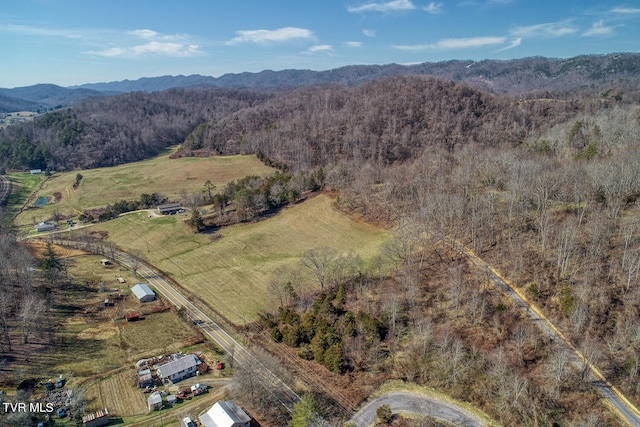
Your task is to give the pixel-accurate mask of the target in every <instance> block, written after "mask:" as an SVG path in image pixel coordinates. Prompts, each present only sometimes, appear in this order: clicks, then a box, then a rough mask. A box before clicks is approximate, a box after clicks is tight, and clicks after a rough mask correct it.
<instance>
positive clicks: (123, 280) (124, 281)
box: [118, 276, 127, 283]
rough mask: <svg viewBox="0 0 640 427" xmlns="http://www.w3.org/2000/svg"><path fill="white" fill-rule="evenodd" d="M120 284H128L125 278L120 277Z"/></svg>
mask: <svg viewBox="0 0 640 427" xmlns="http://www.w3.org/2000/svg"><path fill="white" fill-rule="evenodd" d="M118 282H120V283H127V281H126V280H125V278H124V277H122V276H120V277H118Z"/></svg>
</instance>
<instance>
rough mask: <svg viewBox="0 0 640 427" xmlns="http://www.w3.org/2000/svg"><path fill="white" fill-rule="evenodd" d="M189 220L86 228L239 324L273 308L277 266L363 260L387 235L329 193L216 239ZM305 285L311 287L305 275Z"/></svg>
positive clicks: (133, 219)
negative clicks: (329, 251)
mask: <svg viewBox="0 0 640 427" xmlns="http://www.w3.org/2000/svg"><path fill="white" fill-rule="evenodd" d="M186 218H187V216H186V214H183V215H173V216H169V217H163V218H148V217H147V216H146V215H143V214H133V215H125V216H122V217H120V218H119V219H117V220H113V221H109V222H106V223H102V224H97V225H95V226H93V227H91V231H97V230H103V231H107V232H108V233H109V238H108V240H109V241H112V242H114V243H116V244H117V245H119V246H121V247H123V248H126V249H133V250H134V251H135V252H136V253H138V254H139V255H141V256H143V257H144V258H146V259H147V260H148V261H150V262H151V263H152V264H154V265H157V266H158V267H159V268H161V269H162V270H164V271H165V272H167V273H168V274H170V275H171V276H172V277H174V278H175V279H176V280H177V281H178V282H180V284H181V285H182V286H184V287H185V288H187V289H188V290H189V291H191V292H193V293H195V294H197V295H198V296H199V297H200V298H201V299H203V300H204V301H206V302H207V303H209V304H210V305H211V306H212V307H214V308H216V309H217V310H218V311H220V312H221V313H222V314H223V315H224V316H225V317H227V318H228V319H229V320H231V321H232V322H235V323H237V324H241V323H242V322H243V321H245V320H246V321H251V320H254V319H255V318H256V315H257V314H258V313H259V312H260V311H261V310H265V309H268V308H272V307H273V304H274V303H275V299H274V298H273V297H272V296H271V295H270V293H269V283H270V281H271V280H272V279H273V278H274V276H275V275H276V271H277V270H278V268H279V267H283V266H290V267H296V266H297V265H298V264H299V260H300V256H301V255H302V253H303V252H304V251H306V250H308V249H313V248H321V247H331V248H334V249H336V250H337V251H338V252H339V253H345V254H346V253H348V252H354V253H356V254H358V255H360V256H361V257H362V259H363V260H364V261H365V262H367V261H368V260H371V258H373V257H374V256H375V255H377V254H378V252H379V249H380V246H381V245H382V244H383V243H384V242H385V241H386V240H387V239H388V237H389V235H388V233H387V232H386V231H384V230H382V229H380V228H377V227H374V226H371V225H369V224H366V223H364V222H358V221H355V220H353V219H351V218H350V217H348V216H346V215H344V214H342V213H341V212H339V211H338V210H336V209H335V208H334V207H333V201H332V199H331V198H329V197H328V196H326V195H319V196H316V197H314V198H312V199H310V200H307V201H305V202H303V203H300V204H297V205H294V206H290V207H288V208H286V209H284V210H283V211H281V212H280V213H279V214H278V215H276V216H274V217H271V218H268V219H265V220H263V221H260V222H256V223H250V224H239V225H234V226H231V227H227V228H224V229H223V230H222V231H221V233H222V235H223V237H222V238H221V239H219V240H216V241H213V242H212V241H211V239H210V236H209V235H207V234H193V233H191V232H190V231H189V229H188V228H187V227H186V225H184V220H185V219H186ZM306 282H307V284H308V286H313V285H314V284H313V281H312V279H311V278H310V277H306ZM316 286H317V285H316Z"/></svg>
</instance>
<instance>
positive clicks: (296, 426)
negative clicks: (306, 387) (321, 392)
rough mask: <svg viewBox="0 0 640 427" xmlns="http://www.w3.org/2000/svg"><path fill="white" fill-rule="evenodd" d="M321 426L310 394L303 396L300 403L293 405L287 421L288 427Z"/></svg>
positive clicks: (319, 417)
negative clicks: (289, 418) (289, 419)
mask: <svg viewBox="0 0 640 427" xmlns="http://www.w3.org/2000/svg"><path fill="white" fill-rule="evenodd" d="M323 424H324V423H323V421H322V417H321V416H320V414H319V413H318V408H317V407H316V403H315V401H314V400H313V396H311V395H310V394H305V395H303V396H302V398H301V399H300V401H299V402H298V403H296V404H295V405H293V412H292V413H291V421H289V426H290V427H311V426H322V425H323Z"/></svg>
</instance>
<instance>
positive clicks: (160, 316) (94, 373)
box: [15, 249, 202, 381]
mask: <svg viewBox="0 0 640 427" xmlns="http://www.w3.org/2000/svg"><path fill="white" fill-rule="evenodd" d="M56 251H57V252H58V253H59V254H60V255H61V256H64V255H70V256H69V257H68V258H66V261H67V263H68V264H69V266H70V268H69V272H70V275H71V276H72V281H71V284H70V285H66V286H65V290H64V292H60V293H59V294H58V295H56V297H55V304H54V312H53V319H52V320H51V321H50V322H51V323H52V324H51V326H52V328H51V329H52V330H53V331H54V332H53V337H52V339H53V340H54V342H55V343H56V344H57V345H55V346H45V347H44V348H42V349H39V350H35V351H34V349H25V350H31V351H28V354H26V357H27V359H26V360H25V361H24V362H21V361H20V360H16V364H15V365H16V366H15V370H19V371H20V372H21V374H22V375H24V376H27V377H46V376H50V377H54V376H57V375H59V374H64V375H65V376H67V377H69V378H74V381H76V380H77V381H83V379H86V378H95V377H99V376H100V375H101V374H102V373H104V372H108V371H112V370H114V369H117V368H119V367H121V366H122V365H123V364H127V363H133V362H135V361H136V360H138V359H140V358H142V357H148V356H150V355H156V354H162V353H166V352H173V351H178V350H179V349H182V348H184V347H186V346H189V345H193V344H194V343H196V342H199V341H200V340H201V339H202V336H201V335H200V334H199V333H198V332H196V331H194V330H193V329H191V328H190V327H188V326H186V324H185V323H184V321H183V320H182V319H181V318H180V317H179V316H178V314H177V313H175V311H173V310H168V309H167V308H168V307H166V306H165V305H164V302H163V301H161V300H160V301H154V302H151V303H145V305H144V306H142V305H141V304H140V303H139V302H138V301H137V300H136V299H135V297H134V296H133V295H130V291H129V287H130V286H131V285H133V284H135V283H136V282H137V281H136V279H135V277H133V275H132V273H131V272H129V271H124V270H120V268H119V267H117V266H110V267H104V266H102V264H101V263H100V262H99V261H100V259H101V257H98V256H93V255H90V256H87V255H82V256H78V255H77V254H76V253H73V252H71V253H65V252H64V251H62V250H59V249H56ZM116 277H123V278H124V279H125V280H126V283H125V284H120V283H119V282H118V281H117V280H116ZM101 283H102V284H103V285H101ZM101 286H104V289H105V290H106V291H112V292H114V291H115V292H117V293H119V294H122V295H125V297H124V298H123V299H121V300H118V301H116V303H115V306H111V307H102V304H101V302H102V301H104V299H105V296H106V295H107V293H106V292H100V287H101ZM118 311H121V312H127V311H137V312H139V313H141V314H142V317H143V318H144V319H143V320H140V321H137V322H126V321H125V320H123V319H117V317H120V316H121V313H118ZM43 327H44V326H43ZM48 333H49V332H47V331H41V332H40V333H39V335H38V334H36V335H34V339H33V342H36V343H37V342H39V341H41V340H42V338H44V336H45V335H46V334H48ZM16 342H17V340H16ZM16 353H17V354H20V352H19V351H17V352H16ZM71 353H73V355H74V356H73V357H72V358H70V357H69V354H71Z"/></svg>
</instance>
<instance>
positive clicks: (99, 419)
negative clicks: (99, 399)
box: [82, 408, 109, 427]
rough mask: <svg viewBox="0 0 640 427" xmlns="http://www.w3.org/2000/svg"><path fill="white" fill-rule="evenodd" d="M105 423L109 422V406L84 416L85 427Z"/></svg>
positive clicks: (98, 426)
mask: <svg viewBox="0 0 640 427" xmlns="http://www.w3.org/2000/svg"><path fill="white" fill-rule="evenodd" d="M105 424H109V411H108V410H107V408H103V409H100V410H99V411H96V412H93V413H91V414H89V415H85V416H84V417H82V425H83V426H84V427H100V426H103V425H105Z"/></svg>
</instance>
